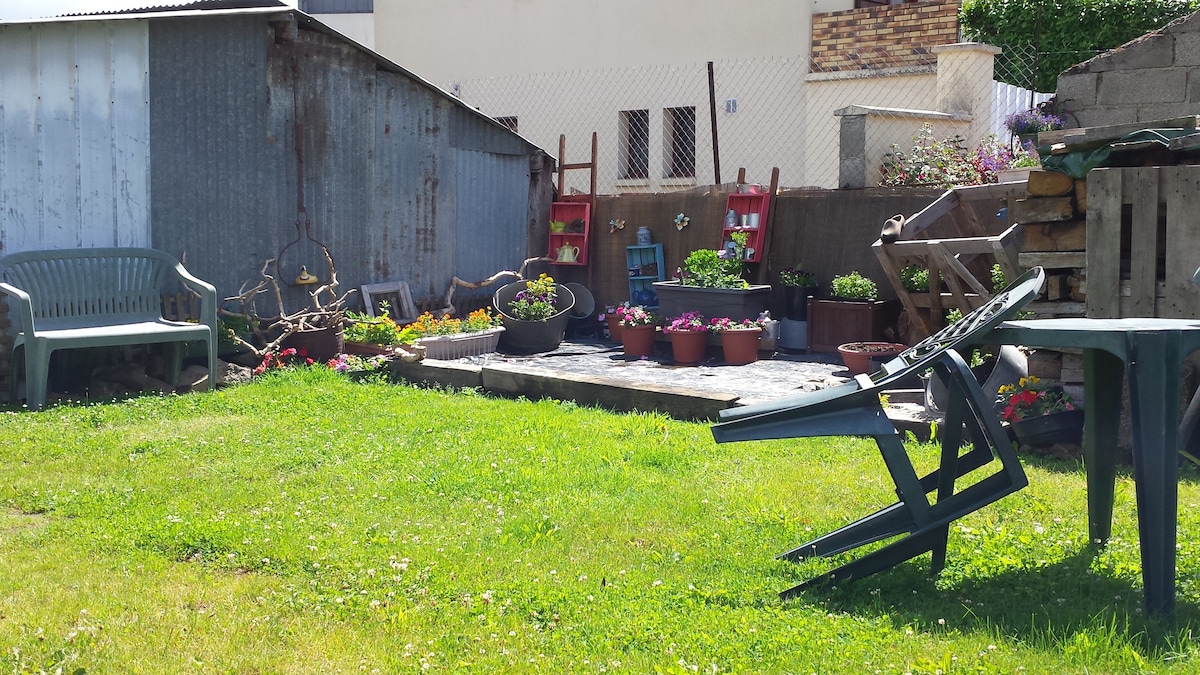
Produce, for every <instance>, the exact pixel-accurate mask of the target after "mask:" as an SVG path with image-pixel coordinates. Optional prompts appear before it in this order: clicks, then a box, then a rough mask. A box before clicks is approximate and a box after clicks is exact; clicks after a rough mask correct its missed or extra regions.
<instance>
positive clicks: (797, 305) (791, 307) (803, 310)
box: [783, 286, 818, 321]
mask: <svg viewBox="0 0 1200 675" xmlns="http://www.w3.org/2000/svg"><path fill="white" fill-rule="evenodd" d="M817 290H818V289H817V287H816V286H784V287H783V300H784V313H783V314H784V318H786V319H788V320H789V321H808V298H809V296H814V295H816V294H817Z"/></svg>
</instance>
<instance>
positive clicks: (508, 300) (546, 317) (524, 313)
mask: <svg viewBox="0 0 1200 675" xmlns="http://www.w3.org/2000/svg"><path fill="white" fill-rule="evenodd" d="M574 304H575V296H574V294H572V293H571V290H570V289H569V288H567V287H565V286H562V285H560V284H557V283H555V282H554V278H553V277H551V276H549V275H546V274H540V275H538V278H537V279H534V280H520V281H514V282H513V283H511V284H508V285H507V286H504V287H503V288H501V289H499V290H497V291H496V293H495V294H494V295H493V296H492V305H493V306H495V308H496V311H497V312H499V313H500V319H501V322H502V323H503V324H504V332H503V333H501V335H500V344H499V346H500V347H501V348H503V349H505V350H508V351H511V352H518V353H530V352H548V351H552V350H554V349H557V348H558V345H560V344H562V339H563V335H564V333H565V332H566V330H567V320H568V319H569V318H570V316H571V315H570V311H571V307H572V306H573V305H574Z"/></svg>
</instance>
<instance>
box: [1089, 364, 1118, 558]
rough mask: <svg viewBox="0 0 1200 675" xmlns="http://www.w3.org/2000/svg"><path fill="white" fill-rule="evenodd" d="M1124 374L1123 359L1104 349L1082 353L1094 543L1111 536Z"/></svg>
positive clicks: (1091, 531)
mask: <svg viewBox="0 0 1200 675" xmlns="http://www.w3.org/2000/svg"><path fill="white" fill-rule="evenodd" d="M1124 371H1125V366H1124V364H1123V363H1122V362H1121V359H1120V358H1118V357H1116V356H1114V355H1112V354H1110V353H1108V352H1106V351H1104V350H1102V349H1085V350H1083V398H1084V406H1085V407H1084V410H1085V414H1084V417H1083V465H1084V469H1085V470H1086V472H1087V497H1088V537H1089V538H1090V539H1091V541H1092V542H1094V543H1104V542H1106V541H1108V538H1109V536H1110V535H1111V534H1112V513H1113V491H1114V488H1115V486H1116V481H1117V430H1118V427H1119V425H1120V421H1121V381H1122V379H1123V377H1124V374H1125V373H1124Z"/></svg>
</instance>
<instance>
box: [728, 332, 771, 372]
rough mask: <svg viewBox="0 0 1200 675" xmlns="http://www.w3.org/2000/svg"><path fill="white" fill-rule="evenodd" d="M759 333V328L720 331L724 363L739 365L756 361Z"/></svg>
mask: <svg viewBox="0 0 1200 675" xmlns="http://www.w3.org/2000/svg"><path fill="white" fill-rule="evenodd" d="M760 335H762V329H761V328H750V329H739V330H723V331H721V351H722V352H724V354H725V363H726V364H727V365H730V366H740V365H744V364H747V363H754V362H755V361H757V360H758V338H759V336H760Z"/></svg>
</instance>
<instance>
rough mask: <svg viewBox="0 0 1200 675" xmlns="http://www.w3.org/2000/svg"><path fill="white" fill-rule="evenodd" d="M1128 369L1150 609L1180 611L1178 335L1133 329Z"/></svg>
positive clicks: (1153, 612)
mask: <svg viewBox="0 0 1200 675" xmlns="http://www.w3.org/2000/svg"><path fill="white" fill-rule="evenodd" d="M1129 339H1130V340H1132V341H1133V345H1132V346H1133V350H1132V353H1133V362H1132V365H1131V367H1130V369H1129V402H1130V420H1131V424H1132V430H1133V478H1134V481H1135V482H1136V485H1137V509H1138V538H1139V544H1140V546H1141V553H1142V583H1143V584H1144V585H1145V587H1146V614H1147V615H1149V616H1155V617H1158V618H1162V619H1166V620H1168V621H1169V620H1171V619H1172V618H1173V616H1174V612H1175V538H1176V534H1175V527H1176V524H1177V519H1178V513H1177V512H1178V507H1179V503H1178V502H1179V499H1178V491H1179V485H1178V479H1179V466H1178V462H1179V458H1178V457H1177V454H1178V451H1179V445H1178V441H1179V436H1178V423H1179V419H1178V418H1179V380H1180V364H1181V363H1182V356H1181V354H1180V346H1179V340H1178V338H1177V337H1176V336H1174V335H1170V334H1164V333H1161V332H1146V333H1133V334H1131V335H1130V336H1129Z"/></svg>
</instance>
